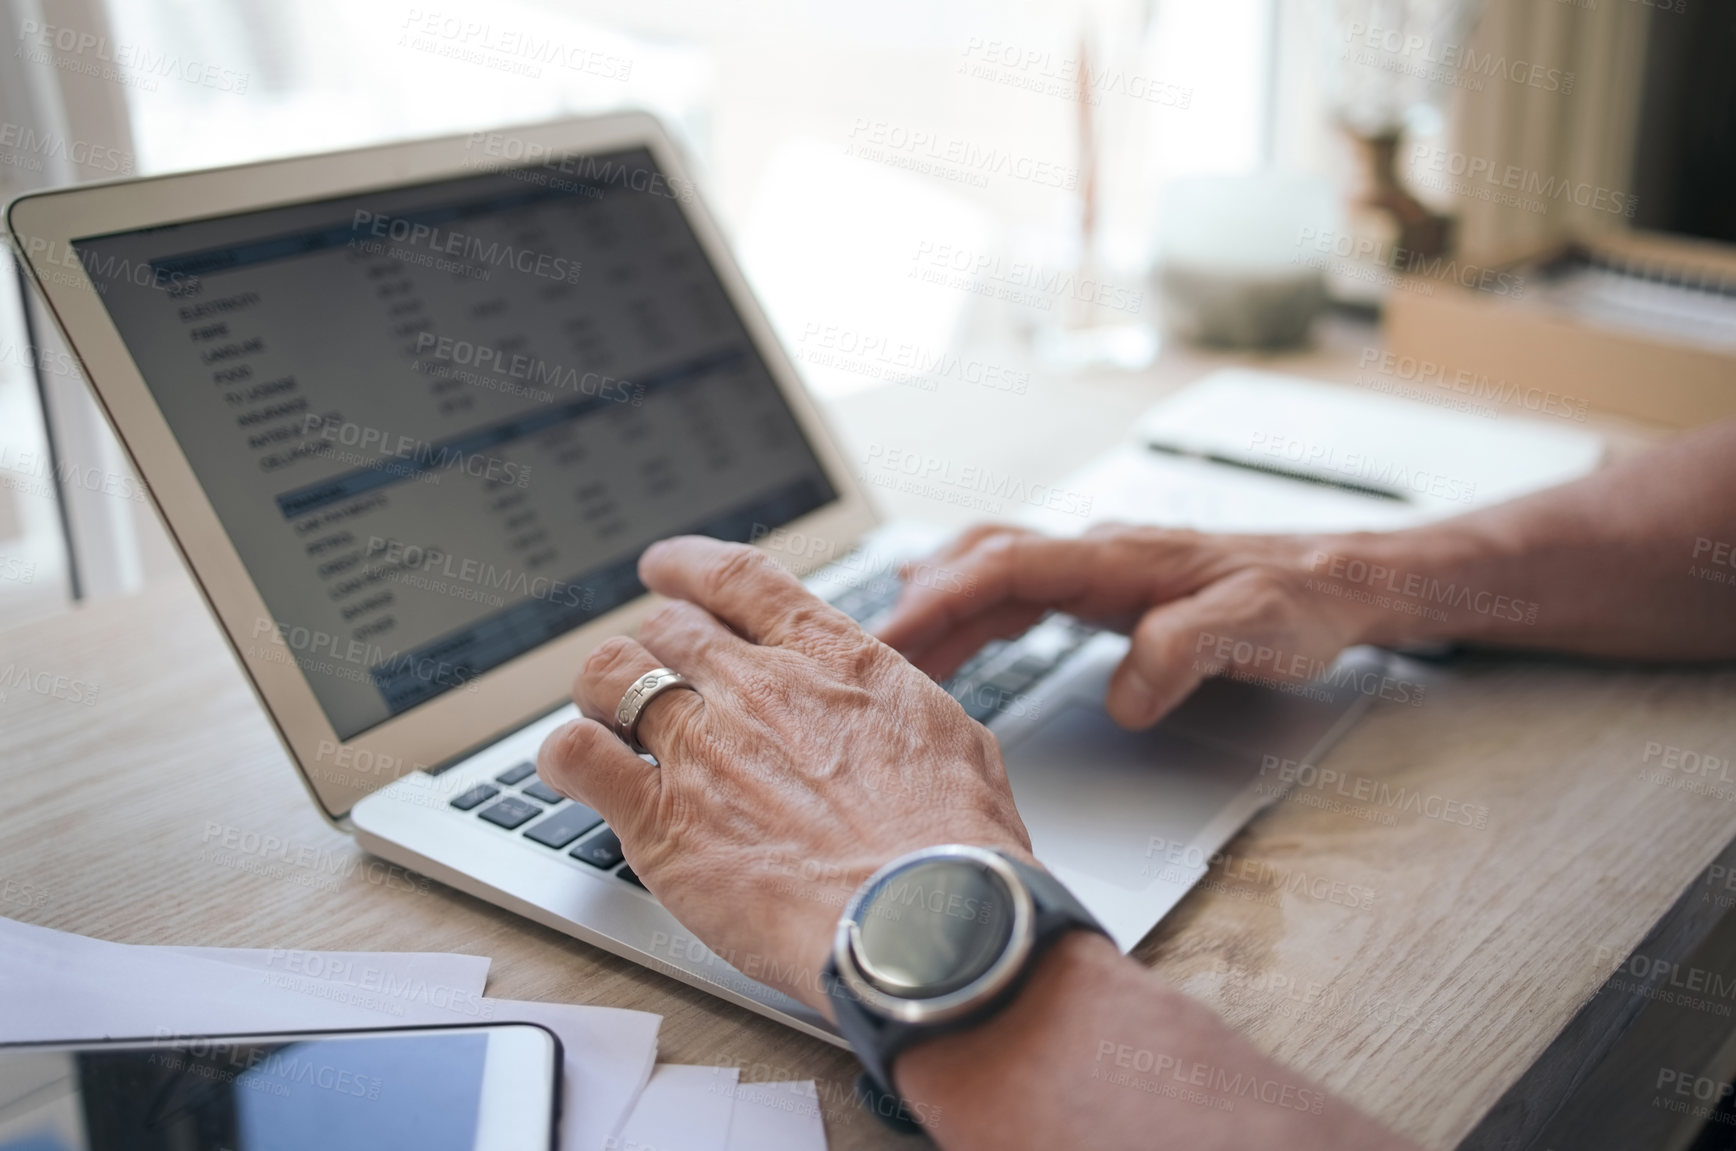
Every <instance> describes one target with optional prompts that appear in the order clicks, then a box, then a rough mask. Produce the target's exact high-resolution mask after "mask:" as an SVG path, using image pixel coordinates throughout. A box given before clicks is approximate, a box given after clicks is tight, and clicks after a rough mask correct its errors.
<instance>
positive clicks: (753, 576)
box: [702, 544, 780, 597]
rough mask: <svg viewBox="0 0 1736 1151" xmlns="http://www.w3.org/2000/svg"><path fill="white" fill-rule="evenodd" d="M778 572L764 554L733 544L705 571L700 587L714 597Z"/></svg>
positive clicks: (775, 566)
mask: <svg viewBox="0 0 1736 1151" xmlns="http://www.w3.org/2000/svg"><path fill="white" fill-rule="evenodd" d="M779 570H780V569H779V568H778V567H777V565H776V564H773V563H771V562H770V561H769V560H768V559H767V558H766V555H765V553H763V552H761V551H758V550H756V549H754V548H751V547H748V546H747V545H746V544H735V545H732V546H731V547H730V548H729V549H728V550H727V551H725V552H724V554H723V557H722V558H721V559H719V560H718V561H717V562H716V563H714V564H712V565H711V567H710V568H708V569H707V570H706V573H705V578H704V581H703V584H702V586H703V587H704V589H705V592H706V594H707V595H708V596H710V597H716V596H719V595H721V594H722V593H724V592H726V591H728V590H729V589H730V588H732V587H734V586H735V585H736V584H738V583H744V582H753V581H757V580H762V579H764V578H766V577H767V576H768V575H772V574H773V573H776V572H779Z"/></svg>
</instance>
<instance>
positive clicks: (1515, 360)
mask: <svg viewBox="0 0 1736 1151" xmlns="http://www.w3.org/2000/svg"><path fill="white" fill-rule="evenodd" d="M1582 257H1590V258H1592V259H1595V260H1598V261H1602V262H1605V263H1607V264H1609V265H1611V266H1615V267H1621V268H1625V269H1643V270H1645V272H1646V274H1647V275H1649V276H1652V277H1654V278H1670V277H1679V278H1680V279H1681V280H1682V281H1683V282H1686V283H1689V284H1700V285H1708V286H1710V287H1711V289H1712V290H1713V291H1714V292H1721V293H1722V299H1723V300H1727V301H1728V302H1729V305H1730V308H1731V310H1732V314H1733V315H1736V249H1732V248H1730V247H1728V246H1725V245H1722V244H1715V243H1711V242H1708V241H1697V240H1686V239H1680V238H1674V237H1664V236H1657V235H1646V234H1640V233H1634V234H1623V235H1614V236H1609V237H1599V238H1596V239H1588V240H1580V241H1576V242H1575V243H1573V244H1571V245H1568V246H1567V247H1565V248H1557V249H1555V250H1553V251H1550V252H1547V253H1542V254H1539V255H1538V256H1536V257H1533V258H1532V259H1529V260H1525V261H1520V262H1518V263H1516V264H1513V265H1510V266H1509V269H1508V270H1510V271H1512V272H1513V273H1514V274H1516V275H1519V276H1522V277H1523V279H1524V284H1525V290H1524V292H1523V293H1521V294H1520V295H1519V296H1518V297H1517V298H1515V297H1513V296H1505V297H1504V296H1499V295H1495V294H1493V293H1489V292H1477V291H1471V290H1468V289H1462V288H1459V287H1457V286H1453V285H1448V286H1447V287H1446V288H1445V290H1443V288H1442V286H1441V285H1440V284H1439V283H1434V284H1433V285H1432V288H1433V290H1432V291H1429V292H1423V291H1417V292H1407V291H1395V292H1393V293H1392V294H1391V296H1390V297H1389V298H1388V300H1387V303H1386V307H1385V312H1384V320H1383V326H1384V329H1385V335H1386V344H1387V347H1388V349H1389V350H1390V351H1392V352H1393V353H1394V354H1395V355H1397V356H1401V357H1404V356H1409V357H1415V358H1416V360H1418V361H1419V362H1426V363H1427V364H1429V365H1431V366H1433V367H1434V369H1435V372H1436V374H1437V375H1441V374H1444V375H1445V376H1446V377H1447V378H1449V379H1456V380H1458V381H1460V382H1461V383H1464V382H1465V381H1466V380H1467V379H1468V380H1469V383H1468V384H1467V386H1466V387H1465V388H1464V389H1462V390H1467V391H1468V392H1469V393H1470V395H1471V397H1472V398H1475V399H1477V401H1478V402H1489V403H1501V404H1503V405H1504V406H1506V407H1509V408H1513V409H1514V410H1521V409H1531V410H1533V411H1535V410H1537V405H1538V404H1540V403H1542V402H1544V401H1543V400H1542V398H1541V397H1544V396H1549V395H1553V396H1555V397H1557V402H1558V403H1559V401H1560V399H1561V398H1565V399H1566V400H1568V401H1569V402H1574V403H1578V404H1580V405H1583V406H1586V407H1589V409H1590V410H1591V411H1594V412H1607V413H1611V414H1615V415H1621V416H1627V417H1630V418H1635V419H1640V420H1645V421H1648V422H1651V423H1655V424H1661V425H1664V426H1666V427H1675V428H1686V427H1694V426H1697V425H1700V424H1708V423H1712V422H1715V421H1717V420H1720V419H1725V418H1728V417H1731V416H1736V346H1732V345H1731V344H1728V343H1725V344H1723V345H1722V346H1719V345H1718V342H1716V341H1708V342H1698V341H1694V340H1684V339H1680V338H1676V337H1673V336H1671V335H1670V334H1668V333H1663V332H1646V331H1639V330H1635V329H1632V328H1629V327H1627V326H1625V325H1610V324H1605V323H1599V322H1596V321H1594V320H1589V319H1586V318H1583V317H1582V316H1580V315H1577V314H1575V313H1573V312H1571V311H1569V310H1568V309H1566V308H1564V307H1561V306H1558V305H1557V304H1555V303H1553V302H1552V301H1551V300H1550V299H1549V295H1550V293H1549V290H1548V288H1547V284H1548V282H1549V276H1550V270H1551V269H1552V268H1558V267H1560V266H1562V264H1563V262H1564V261H1572V260H1575V259H1577V258H1582ZM1719 306H1721V304H1720V305H1719Z"/></svg>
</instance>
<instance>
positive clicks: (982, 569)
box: [879, 530, 1137, 663]
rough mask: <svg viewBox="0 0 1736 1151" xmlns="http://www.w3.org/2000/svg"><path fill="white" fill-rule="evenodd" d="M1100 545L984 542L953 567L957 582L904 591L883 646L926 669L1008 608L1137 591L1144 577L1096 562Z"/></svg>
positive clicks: (1019, 538) (991, 535) (995, 538)
mask: <svg viewBox="0 0 1736 1151" xmlns="http://www.w3.org/2000/svg"><path fill="white" fill-rule="evenodd" d="M1101 546H1102V545H1101V543H1100V542H1098V541H1093V540H1057V539H1050V538H1048V537H1047V536H1040V535H1037V534H1035V533H1033V532H1025V531H1012V530H1002V531H997V532H987V533H983V534H980V535H977V536H976V537H975V538H974V540H973V542H971V543H970V544H969V546H968V548H967V549H966V550H965V551H963V552H962V553H961V554H959V555H957V556H956V557H954V558H953V559H952V562H951V563H950V564H949V568H950V574H954V575H956V577H957V578H954V579H948V580H945V581H935V582H934V583H932V584H930V585H928V586H922V585H919V584H909V585H907V586H906V587H905V590H904V595H903V596H902V598H900V599H899V601H898V604H897V606H896V607H894V608H893V609H892V615H891V616H890V617H889V618H888V619H887V621H886V623H885V624H883V625H882V626H881V627H880V629H879V633H880V639H881V640H882V641H883V642H884V643H886V644H887V645H888V646H890V647H894V648H897V649H898V650H899V651H901V652H903V653H904V655H905V657H906V658H908V659H910V660H911V661H912V662H914V663H921V662H923V661H924V660H926V659H929V658H930V657H931V656H932V655H933V654H934V653H935V652H936V651H937V649H938V647H939V645H941V644H942V643H945V642H946V641H948V640H949V638H950V637H952V636H953V635H955V634H957V633H959V632H962V631H965V630H967V629H969V628H971V626H972V625H973V624H976V623H977V622H978V621H980V620H981V619H983V617H986V616H989V615H991V614H993V613H995V612H996V611H998V610H999V609H1000V608H1001V607H1002V605H1004V604H1006V603H1007V602H1009V601H1016V602H1019V603H1023V604H1029V605H1034V606H1036V607H1038V608H1049V607H1065V606H1066V605H1069V604H1072V603H1074V602H1076V601H1081V600H1085V599H1088V598H1091V593H1092V592H1094V591H1097V590H1099V586H1098V585H1101V584H1102V583H1104V581H1106V580H1108V581H1112V582H1116V583H1129V584H1130V583H1131V582H1132V577H1133V576H1135V575H1136V574H1137V573H1134V572H1125V571H1124V572H1114V571H1109V570H1106V569H1105V568H1104V567H1103V565H1102V564H1101V563H1098V562H1095V561H1094V559H1093V556H1094V553H1096V552H1097V551H1098V550H1099V549H1100V548H1101ZM1039 614H1040V613H1039ZM978 646H981V645H980V644H979V645H978ZM971 650H975V649H974V648H973V649H971Z"/></svg>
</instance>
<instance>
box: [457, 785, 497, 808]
mask: <svg viewBox="0 0 1736 1151" xmlns="http://www.w3.org/2000/svg"><path fill="white" fill-rule="evenodd" d="M499 794H500V788H498V787H491V786H489V785H488V784H486V783H479V784H477V785H476V786H475V787H473V788H471V789H470V790H469V791H467V792H465V793H464V794H463V795H461V796H459V797H458V798H457V799H455V800H453V801H452V806H453V807H456V808H457V809H458V810H459V811H469V810H470V809H471V808H473V807H475V806H476V805H477V804H479V803H485V802H487V801H488V800H491V799H493V798H494V797H495V796H497V795H499Z"/></svg>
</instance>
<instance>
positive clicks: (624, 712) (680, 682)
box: [615, 667, 699, 755]
mask: <svg viewBox="0 0 1736 1151" xmlns="http://www.w3.org/2000/svg"><path fill="white" fill-rule="evenodd" d="M677 687H684V688H686V689H687V690H688V691H698V690H699V689H698V688H696V687H694V686H693V685H692V684H690V683H688V682H687V677H686V676H684V675H682V674H681V673H680V672H678V671H670V670H669V669H668V668H666V667H654V668H652V669H651V670H650V671H648V672H646V673H645V674H644V675H642V676H640V677H639V678H638V679H636V680H634V681H633V685H632V686H631V687H629V688H628V689H627V694H625V695H623V696H622V697H621V702H620V703H619V704H618V705H616V707H615V734H616V735H618V736H620V737H621V742H622V743H624V744H626V745H627V746H628V747H630V748H632V749H633V750H634V751H635V752H637V753H638V754H640V755H644V754H646V753H647V752H649V751H650V750H651V749H650V748H648V747H646V746H645V745H644V744H642V743H640V742H639V717H640V716H642V715H644V714H645V708H646V707H647V706H648V705H649V704H650V702H651V701H652V700H654V699H656V698H657V697H658V696H660V695H662V694H663V693H664V692H666V691H669V690H671V689H673V688H677Z"/></svg>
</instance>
